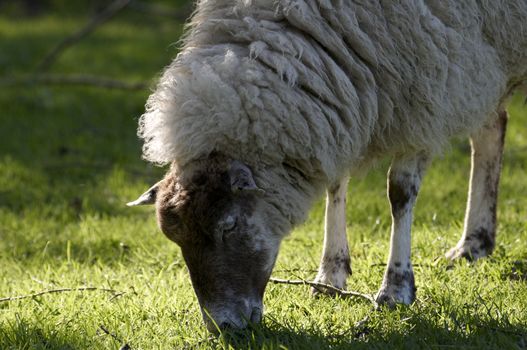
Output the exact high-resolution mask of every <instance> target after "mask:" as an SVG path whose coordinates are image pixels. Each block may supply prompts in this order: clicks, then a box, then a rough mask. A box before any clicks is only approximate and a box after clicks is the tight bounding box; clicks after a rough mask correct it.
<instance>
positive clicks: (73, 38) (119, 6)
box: [36, 0, 132, 72]
mask: <svg viewBox="0 0 527 350" xmlns="http://www.w3.org/2000/svg"><path fill="white" fill-rule="evenodd" d="M131 1H132V0H115V1H114V2H112V3H111V4H110V5H109V6H108V7H106V8H105V9H104V10H103V11H101V12H100V13H99V14H97V15H96V16H95V17H94V18H92V20H91V21H89V22H88V23H87V24H86V25H85V26H84V27H82V28H81V29H80V30H78V31H76V32H75V33H73V34H71V35H70V36H68V37H66V38H65V39H64V40H62V41H61V42H59V43H58V44H57V45H56V46H55V47H54V48H53V49H52V50H50V51H49V52H48V54H47V55H46V56H45V57H44V59H43V60H42V61H41V62H40V63H39V65H38V66H37V69H36V71H37V72H43V71H46V70H48V69H49V68H50V67H51V65H53V63H54V62H55V61H56V60H57V58H58V57H59V56H60V55H61V54H62V53H63V52H64V51H65V50H66V49H67V48H68V47H70V46H73V45H74V44H76V43H77V42H79V41H80V40H82V39H83V38H85V37H86V36H88V35H89V34H90V33H91V32H93V31H94V30H95V29H96V28H97V27H99V26H100V25H102V24H103V23H105V22H107V21H108V20H109V19H111V18H112V17H113V16H115V15H116V14H117V13H119V12H120V11H121V10H123V9H124V8H125V7H126V6H128V5H129V4H130V2H131Z"/></svg>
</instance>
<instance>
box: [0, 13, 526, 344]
mask: <svg viewBox="0 0 527 350" xmlns="http://www.w3.org/2000/svg"><path fill="white" fill-rule="evenodd" d="M63 18H64V16H63V15H53V14H47V15H44V16H40V17H37V18H32V19H25V18H10V17H9V16H8V15H4V16H2V15H0V35H1V39H0V79H1V78H2V77H14V76H19V75H22V74H27V73H30V72H31V71H32V70H33V69H34V67H35V66H36V65H37V63H38V62H39V60H40V59H41V58H42V57H43V56H44V55H45V53H46V51H47V49H48V48H49V47H50V46H51V45H53V44H54V43H56V42H57V41H58V40H60V39H61V38H62V37H64V36H65V35H67V34H68V33H70V32H72V31H74V30H76V29H77V28H78V27H79V26H80V24H81V23H83V22H84V21H85V20H86V18H84V17H75V16H70V17H67V18H66V19H65V20H64V19H63ZM181 29H182V26H181V24H180V23H174V22H172V21H171V20H170V19H168V18H162V17H146V16H142V15H139V14H137V13H134V12H131V11H126V12H124V13H123V14H121V15H119V16H118V17H117V18H116V19H114V20H113V21H111V22H110V23H108V24H106V25H105V26H103V27H101V28H99V29H98V30H97V31H96V32H95V33H94V34H93V35H91V36H90V37H89V38H87V39H86V40H84V41H82V42H81V43H79V44H78V45H76V46H74V47H72V48H71V49H69V50H68V51H66V52H65V54H64V55H63V56H61V57H60V59H59V60H58V62H57V63H56V64H55V65H54V66H53V67H52V72H54V73H63V74H67V73H84V74H94V75H105V76H110V77H114V78H120V79H123V80H129V81H137V80H150V79H153V78H155V77H156V76H157V75H158V73H159V71H160V70H161V69H162V67H163V66H165V65H166V64H168V63H169V61H170V59H171V58H172V57H173V56H174V55H175V53H176V48H175V46H173V45H172V44H173V43H174V42H176V41H177V40H178V37H179V35H180V34H181ZM148 94H149V91H148V89H145V90H144V91H135V92H130V91H109V90H101V89H96V88H88V87H82V88H81V87H49V86H48V87H46V86H37V85H29V86H19V87H0V297H7V296H17V295H24V294H30V293H34V292H38V291H42V290H47V289H53V288H63V287H79V286H94V287H99V288H111V289H114V290H117V291H121V292H124V294H122V295H114V293H108V292H104V291H78V292H64V293H57V294H47V295H43V296H39V297H34V298H28V299H23V300H17V301H10V302H0V349H111V348H113V349H117V348H119V347H120V346H121V345H123V344H124V343H127V344H129V346H130V347H131V348H132V349H157V348H162V349H169V348H174V349H180V348H184V347H186V348H202V349H208V348H211V347H212V348H215V347H216V348H225V349H227V348H264V349H320V348H335V349H347V348H354V349H376V348H377V349H388V348H400V349H422V348H429V349H451V348H473V349H482V348H501V349H526V348H527V223H526V220H525V217H526V215H527V211H526V208H527V186H526V182H525V179H526V175H525V174H526V171H527V134H526V133H525V131H526V130H525V123H526V122H527V110H526V109H524V108H523V106H522V100H521V99H520V98H519V97H518V98H516V99H514V101H513V104H512V107H511V115H512V117H511V121H510V125H509V133H508V135H507V139H506V153H505V160H504V169H503V175H502V182H501V196H500V207H499V219H500V224H499V237H498V245H497V248H496V251H495V253H494V255H492V257H490V258H489V259H484V260H482V261H480V262H477V263H475V264H468V263H465V262H460V263H457V264H456V265H455V266H454V268H453V269H448V268H447V264H446V262H445V261H444V260H443V259H441V257H442V255H443V254H444V252H445V251H446V250H447V249H448V248H449V247H451V246H452V245H454V244H455V243H456V242H457V239H458V238H459V236H460V234H461V230H462V224H463V222H462V220H463V215H464V206H465V197H466V187H467V184H468V172H469V148H468V146H467V142H466V141H465V140H460V141H458V142H456V143H455V144H454V146H452V149H451V150H449V151H448V152H446V153H445V156H444V157H443V158H442V159H437V160H436V161H435V162H434V163H433V165H432V168H431V169H430V171H429V172H428V174H427V176H426V178H425V181H424V184H423V188H422V191H421V194H420V198H419V201H418V204H417V208H416V212H415V225H414V231H413V232H414V237H413V244H412V248H413V261H414V264H415V273H416V283H417V287H418V300H417V301H416V303H414V304H413V305H412V306H410V307H398V308H396V309H395V310H381V311H372V309H371V305H369V304H368V303H367V302H365V301H363V300H356V299H341V298H336V299H332V298H324V297H323V298H316V299H315V298H311V297H310V296H309V291H308V288H306V287H302V286H286V285H275V284H270V285H269V286H268V288H267V292H266V295H265V300H264V303H265V305H266V313H265V318H264V323H263V325H262V326H259V327H256V328H255V329H253V330H250V331H246V332H244V333H242V334H238V335H232V334H225V335H224V336H222V337H220V338H211V336H210V334H208V333H207V332H206V331H205V329H204V327H203V324H202V320H201V315H200V312H199V307H198V304H197V300H196V298H195V296H194V292H193V290H192V287H191V284H190V280H189V277H188V273H187V271H186V268H185V266H184V263H183V260H182V257H181V254H180V251H179V249H178V248H177V246H176V245H174V244H172V243H170V242H169V241H168V240H167V239H166V238H165V237H164V236H163V235H162V234H161V233H160V232H159V230H158V229H157V227H156V223H155V219H154V215H153V210H152V208H133V209H130V208H126V207H125V206H124V203H126V202H127V201H128V200H131V199H134V198H135V197H136V196H137V195H138V194H140V193H141V192H142V191H143V190H144V189H146V188H147V186H148V185H150V184H152V183H153V182H154V181H156V180H157V179H158V178H159V177H160V176H161V174H162V169H157V168H154V167H152V166H150V165H148V164H146V163H144V162H143V161H141V159H140V152H141V151H140V148H141V144H140V142H139V141H138V140H137V137H136V135H135V133H136V125H137V118H138V117H139V116H140V115H141V113H142V111H143V106H144V102H145V100H146V98H147V96H148ZM385 171H386V163H384V165H382V166H380V167H379V168H378V169H377V170H374V171H372V172H370V174H369V175H368V176H367V177H366V178H364V179H353V180H352V182H351V185H350V189H349V209H348V218H349V243H350V248H351V254H352V265H353V276H352V277H350V278H349V280H348V284H349V289H352V290H357V291H361V292H364V293H374V292H375V291H376V290H377V288H378V287H379V285H380V282H381V278H382V273H383V268H384V267H383V264H384V262H385V261H386V258H387V253H388V239H389V226H390V216H389V211H388V209H389V206H388V203H387V200H386V195H385V176H384V173H385ZM322 222H323V202H322V201H320V202H319V203H317V205H316V206H315V207H314V208H313V211H312V213H311V215H310V217H309V220H308V221H307V222H306V224H305V225H304V226H302V227H300V228H298V229H297V230H295V231H294V232H293V233H292V234H291V235H290V236H289V237H287V238H286V239H285V240H284V242H283V244H282V249H281V252H280V255H279V258H278V262H277V264H276V267H275V272H274V276H276V277H282V278H305V279H312V278H313V277H314V276H315V274H316V268H317V266H318V260H319V257H320V252H321V248H322V238H323V236H322ZM366 316H368V321H367V322H365V323H363V324H361V325H357V324H356V323H357V322H358V321H360V320H363V319H364V318H365V317H366ZM101 325H103V327H105V328H106V329H107V330H109V331H110V332H111V333H113V334H114V335H115V336H116V337H117V338H119V340H116V339H114V338H113V337H112V336H110V335H108V334H106V333H104V332H103V331H102V330H101V329H100V326H101Z"/></svg>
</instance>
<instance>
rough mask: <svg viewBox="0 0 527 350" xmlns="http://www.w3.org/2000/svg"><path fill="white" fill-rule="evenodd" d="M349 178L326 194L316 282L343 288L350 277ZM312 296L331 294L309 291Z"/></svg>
mask: <svg viewBox="0 0 527 350" xmlns="http://www.w3.org/2000/svg"><path fill="white" fill-rule="evenodd" d="M348 180H349V177H345V178H343V179H342V180H341V181H340V182H338V183H337V184H335V185H334V186H331V187H330V188H328V190H327V197H326V223H325V227H324V249H323V251H322V259H321V261H320V267H319V269H318V274H317V277H316V278H315V281H316V282H319V283H325V284H330V285H332V286H334V287H337V288H341V289H344V288H346V278H347V277H348V276H349V275H350V274H351V267H350V256H349V250H348V240H347V238H346V192H347V189H348ZM311 292H312V293H313V294H318V293H320V292H323V293H326V294H334V293H332V292H331V291H330V290H324V289H321V288H312V289H311Z"/></svg>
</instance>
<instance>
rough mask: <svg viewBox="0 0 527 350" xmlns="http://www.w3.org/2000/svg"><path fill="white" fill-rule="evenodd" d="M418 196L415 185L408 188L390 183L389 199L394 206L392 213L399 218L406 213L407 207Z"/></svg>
mask: <svg viewBox="0 0 527 350" xmlns="http://www.w3.org/2000/svg"><path fill="white" fill-rule="evenodd" d="M416 196H417V187H416V186H415V184H408V185H407V186H405V185H403V184H401V183H399V182H396V181H390V183H389V185H388V198H389V199H390V204H391V206H392V213H393V214H394V215H395V216H397V215H400V213H402V212H404V209H405V207H406V205H407V204H408V203H409V202H410V200H411V199H412V198H415V197H416Z"/></svg>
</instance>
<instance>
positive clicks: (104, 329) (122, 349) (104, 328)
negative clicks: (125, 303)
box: [99, 324, 131, 350]
mask: <svg viewBox="0 0 527 350" xmlns="http://www.w3.org/2000/svg"><path fill="white" fill-rule="evenodd" d="M99 329H101V330H102V331H103V332H104V333H106V334H108V335H109V336H110V337H112V338H113V339H115V340H117V341H118V342H119V343H121V344H122V343H123V341H122V340H121V338H119V337H118V336H117V335H115V334H114V333H112V332H110V331H109V330H108V329H106V327H104V325H102V324H101V325H99ZM125 349H126V350H130V349H131V348H130V345H128V343H124V344H123V346H121V347H120V348H119V350H125Z"/></svg>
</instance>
